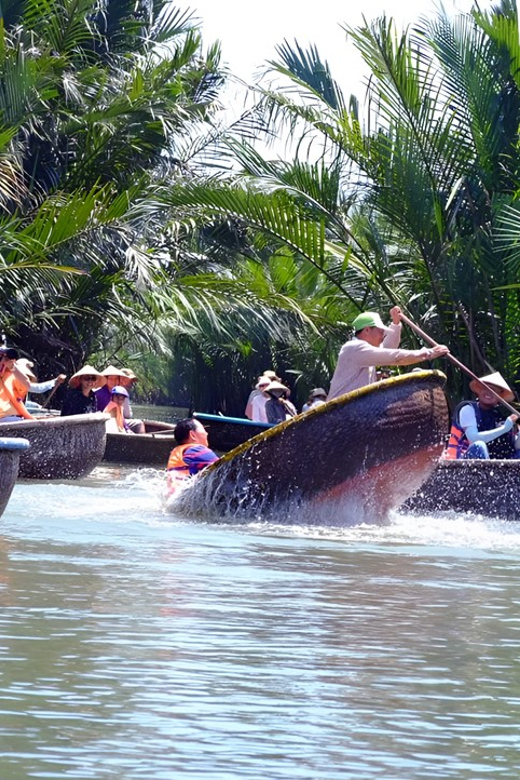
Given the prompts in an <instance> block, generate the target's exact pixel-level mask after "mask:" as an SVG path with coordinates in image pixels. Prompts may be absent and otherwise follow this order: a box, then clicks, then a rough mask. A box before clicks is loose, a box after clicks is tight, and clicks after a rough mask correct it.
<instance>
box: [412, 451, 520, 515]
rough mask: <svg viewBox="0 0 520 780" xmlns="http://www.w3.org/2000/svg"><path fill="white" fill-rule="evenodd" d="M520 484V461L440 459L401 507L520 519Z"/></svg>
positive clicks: (413, 509)
mask: <svg viewBox="0 0 520 780" xmlns="http://www.w3.org/2000/svg"><path fill="white" fill-rule="evenodd" d="M519 485H520V460H441V461H439V464H438V465H437V467H436V469H435V471H433V473H432V474H431V476H430V477H429V478H428V479H427V480H426V482H425V483H424V484H423V485H421V487H420V488H419V490H418V491H417V492H416V493H415V494H414V495H413V496H412V497H411V498H410V499H409V500H408V501H406V503H405V504H404V506H403V507H402V509H403V511H412V512H414V513H417V514H423V513H425V514H431V513H435V512H450V511H452V512H457V513H461V512H463V513H464V512H471V514H478V515H485V516H486V517H493V518H497V519H500V520H520V503H519V501H518V486H519Z"/></svg>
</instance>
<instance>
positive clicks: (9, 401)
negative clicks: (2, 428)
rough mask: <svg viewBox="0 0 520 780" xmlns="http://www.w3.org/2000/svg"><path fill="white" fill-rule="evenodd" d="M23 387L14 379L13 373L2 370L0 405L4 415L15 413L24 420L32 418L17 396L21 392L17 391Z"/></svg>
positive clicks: (8, 415)
mask: <svg viewBox="0 0 520 780" xmlns="http://www.w3.org/2000/svg"><path fill="white" fill-rule="evenodd" d="M22 389H23V390H24V392H25V388H23V387H22V385H20V383H19V382H17V381H16V378H15V377H14V376H13V374H12V373H11V372H10V371H9V372H4V374H3V375H2V376H1V377H0V397H1V400H2V406H3V408H4V410H5V415H4V417H10V416H12V415H16V416H18V417H24V418H25V419H26V420H34V417H33V415H32V414H30V413H29V412H28V411H27V409H26V408H25V406H24V403H23V401H20V399H19V398H18V396H19V395H20V394H21V393H20V392H19V391H20V390H22ZM1 419H2V418H1V417H0V421H1Z"/></svg>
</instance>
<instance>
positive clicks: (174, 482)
mask: <svg viewBox="0 0 520 780" xmlns="http://www.w3.org/2000/svg"><path fill="white" fill-rule="evenodd" d="M173 435H174V437H175V441H176V442H177V446H176V447H174V448H173V450H172V451H171V453H170V457H169V458H168V465H167V467H166V469H167V472H168V476H167V486H168V495H169V496H172V495H173V494H174V493H176V492H177V490H178V489H179V487H180V486H181V485H183V484H186V482H187V480H188V479H190V477H194V476H196V475H197V474H200V472H201V471H202V470H203V469H205V468H206V466H210V465H211V464H212V463H215V461H216V460H218V459H219V458H218V455H217V454H216V453H215V452H213V450H210V448H209V447H208V433H207V431H206V429H205V428H204V426H203V425H202V423H201V422H200V421H199V420H195V419H194V418H193V417H187V418H186V419H184V420H179V422H178V423H177V425H176V426H175V428H174V430H173Z"/></svg>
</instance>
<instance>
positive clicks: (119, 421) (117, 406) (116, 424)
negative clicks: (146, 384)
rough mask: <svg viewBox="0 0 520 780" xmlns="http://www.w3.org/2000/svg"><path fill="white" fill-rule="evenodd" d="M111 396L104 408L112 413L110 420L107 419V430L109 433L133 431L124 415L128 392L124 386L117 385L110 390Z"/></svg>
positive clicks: (108, 412)
mask: <svg viewBox="0 0 520 780" xmlns="http://www.w3.org/2000/svg"><path fill="white" fill-rule="evenodd" d="M110 398H111V400H110V402H109V403H108V404H107V405H106V406H105V408H104V409H103V411H104V412H106V413H107V414H109V415H110V420H107V431H108V432H109V433H133V431H131V430H130V426H129V425H128V423H127V422H126V420H125V416H124V405H125V401H126V400H127V399H128V392H127V391H126V389H125V388H124V387H122V386H118V385H116V386H115V387H113V388H112V390H111V391H110Z"/></svg>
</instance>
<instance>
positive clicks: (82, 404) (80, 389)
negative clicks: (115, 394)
mask: <svg viewBox="0 0 520 780" xmlns="http://www.w3.org/2000/svg"><path fill="white" fill-rule="evenodd" d="M106 381H107V380H106V379H105V377H104V376H102V374H100V373H99V371H98V370H97V369H95V368H94V367H93V366H83V368H80V370H79V371H76V373H75V374H73V375H72V376H71V378H70V379H69V389H68V391H67V395H66V396H65V400H64V402H63V407H62V410H61V414H62V416H64V417H65V416H68V415H70V414H90V413H92V412H95V411H96V408H97V405H96V396H95V394H94V390H95V389H96V388H99V387H103V385H104V384H106Z"/></svg>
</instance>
